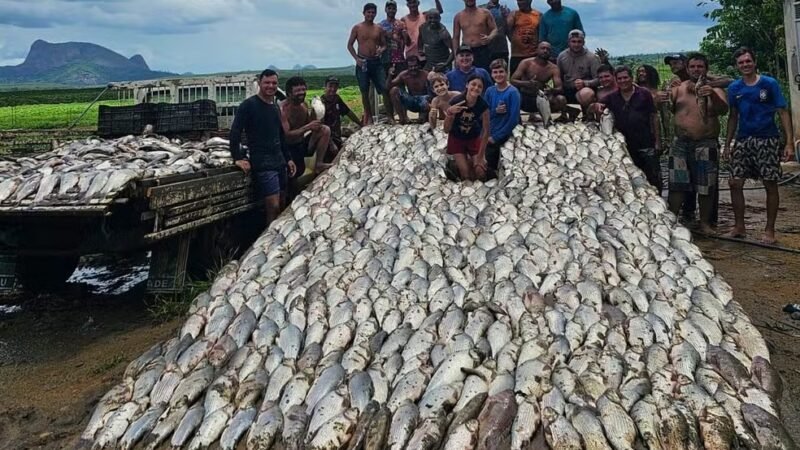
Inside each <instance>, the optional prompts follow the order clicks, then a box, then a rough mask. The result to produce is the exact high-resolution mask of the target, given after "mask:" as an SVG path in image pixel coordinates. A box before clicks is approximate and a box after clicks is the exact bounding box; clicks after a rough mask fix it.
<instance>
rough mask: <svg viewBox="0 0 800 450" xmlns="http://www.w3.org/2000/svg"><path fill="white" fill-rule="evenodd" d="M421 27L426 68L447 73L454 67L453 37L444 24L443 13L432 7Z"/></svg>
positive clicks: (420, 39) (420, 37)
mask: <svg viewBox="0 0 800 450" xmlns="http://www.w3.org/2000/svg"><path fill="white" fill-rule="evenodd" d="M427 16H428V18H427V19H426V20H425V23H423V24H422V26H421V27H420V29H419V52H420V53H422V54H424V55H425V70H427V71H435V72H439V73H445V72H447V71H448V70H450V69H451V68H452V65H453V56H454V55H453V52H452V49H451V48H450V45H452V44H453V37H452V36H450V32H449V31H447V27H445V26H444V25H442V15H441V14H439V11H437V10H435V9H431V10H430V11H428V12H427Z"/></svg>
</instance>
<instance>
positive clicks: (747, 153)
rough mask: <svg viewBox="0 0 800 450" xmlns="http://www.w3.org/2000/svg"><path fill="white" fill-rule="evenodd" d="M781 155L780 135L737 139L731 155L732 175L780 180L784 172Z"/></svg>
mask: <svg viewBox="0 0 800 450" xmlns="http://www.w3.org/2000/svg"><path fill="white" fill-rule="evenodd" d="M781 156H782V151H781V140H780V138H779V137H746V138H741V139H737V141H736V146H735V147H734V148H733V154H732V155H731V177H732V178H740V179H745V178H749V179H751V180H764V181H779V180H780V179H781V175H782V174H783V172H782V171H781Z"/></svg>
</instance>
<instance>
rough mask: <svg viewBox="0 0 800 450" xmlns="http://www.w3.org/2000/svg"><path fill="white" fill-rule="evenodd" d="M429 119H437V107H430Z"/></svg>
mask: <svg viewBox="0 0 800 450" xmlns="http://www.w3.org/2000/svg"><path fill="white" fill-rule="evenodd" d="M428 119H429V120H439V110H438V109H431V110H430V112H429V113H428Z"/></svg>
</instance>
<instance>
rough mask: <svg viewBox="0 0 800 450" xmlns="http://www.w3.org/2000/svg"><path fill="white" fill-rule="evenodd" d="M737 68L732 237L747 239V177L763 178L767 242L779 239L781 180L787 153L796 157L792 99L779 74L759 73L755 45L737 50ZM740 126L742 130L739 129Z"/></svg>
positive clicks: (731, 131) (732, 95)
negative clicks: (777, 221) (784, 90)
mask: <svg viewBox="0 0 800 450" xmlns="http://www.w3.org/2000/svg"><path fill="white" fill-rule="evenodd" d="M733 58H734V60H735V61H736V68H737V69H739V73H741V74H742V78H740V79H738V80H736V81H734V82H733V84H731V86H730V88H729V89H728V103H729V104H730V114H729V115H728V136H727V139H726V140H725V151H724V156H725V158H726V159H727V158H729V159H730V161H731V178H730V180H728V183H729V184H730V187H731V203H733V214H734V217H735V219H736V225H734V227H733V230H731V231H730V233H728V234H727V236H729V237H745V236H746V235H747V230H746V229H745V226H744V192H743V189H744V180H745V179H746V178H750V179H760V180H762V182H763V183H764V189H765V190H766V191H767V226H766V228H765V230H764V237H763V239H762V242H764V243H765V244H774V243H775V219H776V217H777V216H778V203H779V201H780V199H779V194H778V180H780V179H781V157H783V159H784V160H785V161H789V160H790V159H792V157H793V155H794V148H793V143H794V138H793V136H792V118H791V116H790V115H789V111H788V110H787V109H786V107H787V105H786V99H784V97H783V94H782V93H781V89H780V86H779V85H778V82H777V81H775V79H774V78H772V77H768V76H766V75H760V74H759V73H758V72H757V71H756V55H755V53H754V52H753V51H752V50H750V49H749V48H740V49H739V50H737V51H736V52H735V53H734V54H733ZM776 112H777V113H778V114H779V116H780V120H781V127H782V128H783V133H784V136H785V137H786V144H785V145H784V147H783V152H781V135H780V132H778V127H777V126H776V125H775V113H776ZM737 130H738V133H737ZM734 136H735V137H736V147H735V148H733V150H732V151H731V141H733V138H734Z"/></svg>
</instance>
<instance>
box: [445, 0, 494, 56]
mask: <svg viewBox="0 0 800 450" xmlns="http://www.w3.org/2000/svg"><path fill="white" fill-rule="evenodd" d="M476 5H477V1H476V0H464V10H463V11H459V12H458V14H456V17H455V19H453V53H456V54H457V53H458V49H459V48H460V47H461V45H462V44H463V45H469V46H470V47H472V56H473V63H474V64H475V66H477V67H480V68H481V69H483V70H486V71H489V70H490V69H489V65H490V64H491V63H492V51H491V49H490V48H489V43H490V42H492V40H493V39H494V38H495V36H497V25H496V24H495V21H494V17H493V16H492V13H490V12H489V10H486V9H483V8H478V7H477V6H476ZM461 33H464V37H463V39H462V37H461Z"/></svg>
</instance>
